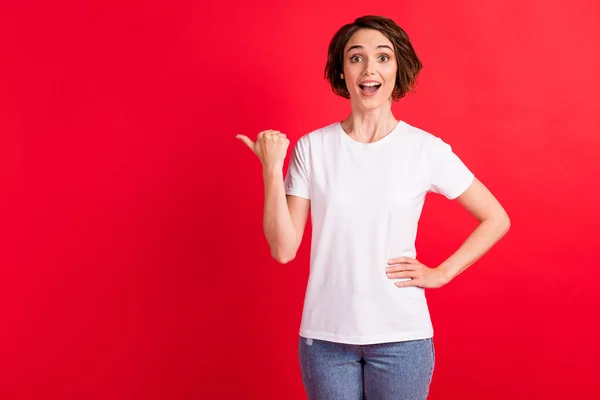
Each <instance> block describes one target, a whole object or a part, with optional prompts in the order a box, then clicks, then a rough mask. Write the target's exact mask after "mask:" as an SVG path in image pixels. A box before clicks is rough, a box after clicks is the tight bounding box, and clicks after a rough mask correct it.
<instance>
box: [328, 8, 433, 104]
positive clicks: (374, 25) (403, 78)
mask: <svg viewBox="0 0 600 400" xmlns="http://www.w3.org/2000/svg"><path fill="white" fill-rule="evenodd" d="M360 29H375V30H377V31H379V32H381V33H382V34H383V35H384V36H385V37H387V38H388V39H389V40H390V42H392V44H393V46H394V55H395V57H396V63H397V65H398V72H397V73H396V85H395V86H394V90H393V92H392V99H393V100H394V101H398V100H400V99H401V98H402V97H404V95H406V93H407V92H413V91H414V87H415V84H416V79H417V75H418V74H419V72H420V71H421V69H422V68H423V65H422V64H421V61H419V59H418V57H417V54H416V53H415V51H414V49H413V47H412V45H411V44H410V40H409V38H408V35H407V34H406V32H404V30H403V29H402V28H400V27H399V26H398V25H397V24H396V23H395V22H394V21H392V20H391V19H389V18H386V17H381V16H375V15H365V16H363V17H359V18H357V19H356V20H354V22H353V23H351V24H346V25H344V26H342V27H341V28H340V29H339V30H338V31H337V33H336V34H335V35H334V36H333V38H332V39H331V42H330V43H329V50H328V52H327V65H326V66H325V79H328V80H329V83H330V84H331V89H333V92H334V93H335V94H337V95H338V96H342V97H344V98H346V99H349V98H350V93H348V88H347V87H346V82H345V81H344V80H343V79H342V78H341V74H342V73H344V48H345V47H346V44H347V43H348V40H350V38H351V37H352V35H353V34H354V33H355V32H356V31H358V30H360Z"/></svg>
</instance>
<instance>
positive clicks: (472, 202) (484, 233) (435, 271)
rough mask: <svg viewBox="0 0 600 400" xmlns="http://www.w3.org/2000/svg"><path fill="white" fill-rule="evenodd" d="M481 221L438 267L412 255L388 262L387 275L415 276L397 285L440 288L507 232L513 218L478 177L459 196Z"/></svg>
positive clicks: (396, 277)
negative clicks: (428, 265) (510, 217)
mask: <svg viewBox="0 0 600 400" xmlns="http://www.w3.org/2000/svg"><path fill="white" fill-rule="evenodd" d="M456 199H457V200H458V202H459V203H460V204H461V205H462V206H463V207H464V208H465V209H466V210H467V211H468V212H469V213H471V215H473V216H474V217H475V218H476V219H477V220H478V221H479V222H480V223H479V226H477V228H475V229H474V230H473V232H471V234H470V235H469V236H468V237H467V239H466V240H465V241H464V243H463V244H462V245H461V246H460V247H459V248H458V250H456V252H454V254H452V255H451V256H450V257H448V259H447V260H446V261H444V262H443V263H441V264H440V265H439V266H438V267H437V268H429V267H426V266H425V265H423V264H421V263H420V262H419V261H417V260H416V259H413V258H409V257H399V258H394V259H391V260H389V261H388V264H389V265H390V267H388V270H387V272H388V274H387V276H388V278H390V279H398V278H412V279H411V280H408V281H404V282H396V286H398V287H403V286H420V287H424V288H437V287H440V286H443V285H445V284H446V283H448V282H450V281H451V280H452V279H454V278H455V277H456V276H457V275H459V274H460V273H462V272H463V271H464V270H466V269H467V268H468V267H469V266H471V265H472V264H473V263H475V261H477V260H478V259H479V258H481V257H482V256H483V255H484V254H485V253H487V252H488V250H490V249H491V248H492V246H493V245H494V244H496V242H498V240H500V239H501V238H502V236H504V235H505V234H506V232H508V229H509V227H510V219H509V218H508V215H507V214H506V211H505V210H504V208H502V205H500V203H499V202H498V200H497V199H496V198H495V197H494V195H493V194H492V193H491V192H490V191H489V190H488V189H487V188H486V187H485V185H484V184H483V183H481V182H480V181H479V180H478V179H477V178H475V179H474V180H473V183H472V184H471V185H470V186H469V188H468V189H467V190H465V191H464V193H462V194H461V195H460V196H458V197H457V198H456Z"/></svg>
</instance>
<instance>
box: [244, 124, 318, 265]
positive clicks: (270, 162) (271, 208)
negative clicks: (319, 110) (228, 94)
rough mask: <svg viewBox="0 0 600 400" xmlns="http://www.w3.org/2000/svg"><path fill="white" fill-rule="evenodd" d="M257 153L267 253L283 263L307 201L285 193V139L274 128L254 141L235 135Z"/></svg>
mask: <svg viewBox="0 0 600 400" xmlns="http://www.w3.org/2000/svg"><path fill="white" fill-rule="evenodd" d="M237 137H238V138H239V139H240V140H242V141H243V142H244V143H245V144H246V145H248V147H250V149H252V151H253V152H254V153H255V154H256V155H257V157H258V158H259V159H260V161H261V163H262V165H263V181H264V196H265V198H264V200H265V201H264V211H263V230H264V234H265V238H266V239H267V243H268V244H269V247H270V249H271V255H272V256H273V258H274V259H276V260H277V261H278V262H279V263H281V264H285V263H288V262H290V261H291V260H293V259H294V258H295V257H296V252H297V251H298V248H299V247H300V243H301V241H302V236H303V234H304V228H305V226H306V221H307V219H308V213H309V209H310V200H309V199H305V198H303V197H298V196H291V195H286V194H285V188H284V179H283V172H282V169H283V160H284V159H285V154H286V151H287V147H288V145H289V140H288V139H287V138H286V137H285V134H282V133H280V132H278V131H264V132H261V133H259V135H258V138H257V141H256V143H253V142H252V141H251V140H250V139H249V138H247V137H246V136H243V135H238V136H237Z"/></svg>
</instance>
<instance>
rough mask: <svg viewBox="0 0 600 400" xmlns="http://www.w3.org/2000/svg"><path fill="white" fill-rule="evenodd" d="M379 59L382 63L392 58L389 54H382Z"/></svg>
mask: <svg viewBox="0 0 600 400" xmlns="http://www.w3.org/2000/svg"><path fill="white" fill-rule="evenodd" d="M379 59H380V60H381V61H389V60H390V57H389V56H388V55H387V54H382V55H381V56H379Z"/></svg>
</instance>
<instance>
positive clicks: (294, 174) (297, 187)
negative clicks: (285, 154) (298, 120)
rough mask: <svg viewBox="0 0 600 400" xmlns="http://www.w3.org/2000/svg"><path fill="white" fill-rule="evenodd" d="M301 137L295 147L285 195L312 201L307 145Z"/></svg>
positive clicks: (287, 176) (286, 180) (289, 167)
mask: <svg viewBox="0 0 600 400" xmlns="http://www.w3.org/2000/svg"><path fill="white" fill-rule="evenodd" d="M303 139H304V138H303V137H301V138H300V139H299V140H298V141H297V142H296V145H295V146H294V150H293V152H292V158H291V159H290V163H289V165H288V170H287V174H286V176H285V180H284V188H285V194H288V195H293V196H298V197H304V198H305V199H310V180H309V163H308V152H307V149H306V143H305V141H304V140H303Z"/></svg>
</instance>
